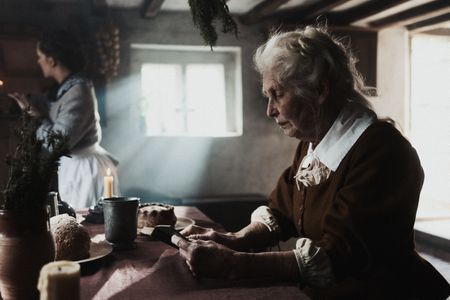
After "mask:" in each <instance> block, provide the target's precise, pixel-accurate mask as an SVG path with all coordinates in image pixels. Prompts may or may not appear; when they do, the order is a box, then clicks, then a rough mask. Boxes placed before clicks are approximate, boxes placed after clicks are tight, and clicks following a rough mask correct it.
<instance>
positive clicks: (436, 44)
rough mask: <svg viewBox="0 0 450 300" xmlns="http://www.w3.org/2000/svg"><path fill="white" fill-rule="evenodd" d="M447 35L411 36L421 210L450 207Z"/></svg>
mask: <svg viewBox="0 0 450 300" xmlns="http://www.w3.org/2000/svg"><path fill="white" fill-rule="evenodd" d="M449 53H450V37H448V36H437V35H426V34H417V35H413V36H412V38H411V103H410V114H411V118H410V135H411V140H412V143H413V145H414V146H415V147H416V149H417V152H418V154H419V156H420V159H421V162H422V166H423V168H424V171H425V182H424V186H423V189H422V194H421V199H422V200H421V205H423V206H424V209H425V210H426V209H428V208H431V207H433V208H434V209H436V208H437V209H440V208H442V209H444V210H447V211H448V210H449V208H450V88H449V83H450V56H449Z"/></svg>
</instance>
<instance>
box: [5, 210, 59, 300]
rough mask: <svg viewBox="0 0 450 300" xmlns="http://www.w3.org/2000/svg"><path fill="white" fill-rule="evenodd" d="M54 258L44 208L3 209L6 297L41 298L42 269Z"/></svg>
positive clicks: (53, 248)
mask: <svg viewBox="0 0 450 300" xmlns="http://www.w3.org/2000/svg"><path fill="white" fill-rule="evenodd" d="M54 258H55V245H54V242H53V237H52V234H51V232H50V227H49V222H48V215H47V211H46V210H45V209H42V210H39V211H36V212H33V213H32V214H26V217H25V214H24V213H23V212H20V211H16V210H0V293H1V297H2V298H3V299H5V300H6V299H17V300H20V299H38V298H39V293H38V290H37V282H38V278H39V271H40V270H41V268H42V266H44V265H45V264H46V263H48V262H50V261H53V260H54Z"/></svg>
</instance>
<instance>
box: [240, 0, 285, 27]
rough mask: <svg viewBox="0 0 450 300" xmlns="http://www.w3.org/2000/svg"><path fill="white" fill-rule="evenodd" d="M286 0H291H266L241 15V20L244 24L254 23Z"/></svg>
mask: <svg viewBox="0 0 450 300" xmlns="http://www.w3.org/2000/svg"><path fill="white" fill-rule="evenodd" d="M286 2H289V0H265V1H263V2H260V3H259V4H258V5H256V6H255V7H253V8H252V9H250V10H249V11H248V12H246V13H245V14H243V15H241V16H240V17H239V21H241V23H243V24H254V23H256V22H258V21H259V20H261V19H262V18H264V17H265V16H267V15H269V14H271V13H273V12H274V11H275V10H276V9H277V8H278V7H280V6H281V5H283V4H285V3H286Z"/></svg>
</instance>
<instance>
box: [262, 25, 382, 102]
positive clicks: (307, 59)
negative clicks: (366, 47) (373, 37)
mask: <svg viewBox="0 0 450 300" xmlns="http://www.w3.org/2000/svg"><path fill="white" fill-rule="evenodd" d="M254 63H255V67H256V70H257V71H258V72H259V73H260V74H261V75H262V76H264V75H269V74H270V76H271V77H272V79H273V80H275V81H276V82H277V83H278V84H280V85H281V86H282V87H284V88H287V89H291V90H292V91H294V93H295V95H297V96H298V97H299V98H301V99H304V100H309V102H310V104H313V103H314V102H315V101H317V99H318V96H320V95H321V94H323V93H326V94H327V96H328V98H329V99H332V101H333V102H334V103H332V104H334V105H337V106H339V107H340V106H341V105H343V104H345V102H346V101H355V102H359V103H361V104H362V105H364V106H366V107H369V108H370V103H369V101H368V100H367V99H366V97H365V96H364V95H370V94H371V92H372V91H373V90H374V89H373V88H367V87H365V85H364V82H363V79H362V76H361V74H360V73H359V72H358V71H357V70H356V67H355V64H356V59H355V57H354V56H353V55H352V53H351V52H350V51H349V50H348V49H347V48H346V47H345V46H344V45H343V44H342V43H341V42H340V41H338V40H337V39H334V38H333V37H332V36H331V35H330V34H329V33H328V32H327V29H326V28H325V27H321V26H307V27H305V28H304V29H298V30H295V31H289V32H284V33H283V32H275V33H274V34H273V35H272V36H271V37H270V38H269V40H268V41H267V42H266V43H265V44H263V45H262V46H260V47H259V48H258V49H257V50H256V53H255V55H254Z"/></svg>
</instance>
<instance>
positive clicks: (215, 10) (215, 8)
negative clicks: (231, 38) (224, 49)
mask: <svg viewBox="0 0 450 300" xmlns="http://www.w3.org/2000/svg"><path fill="white" fill-rule="evenodd" d="M189 6H190V8H191V14H192V20H193V21H194V25H195V26H197V27H198V28H199V29H200V35H201V36H202V38H203V40H204V41H205V42H206V43H207V44H208V45H209V46H210V47H211V50H212V47H213V46H215V45H216V42H217V32H216V29H215V27H214V25H213V23H214V19H220V20H221V21H222V32H223V33H228V32H233V33H234V35H235V36H236V37H237V35H238V29H237V25H236V23H235V22H234V20H233V18H232V17H231V16H230V11H229V9H228V6H227V4H226V0H189Z"/></svg>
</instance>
